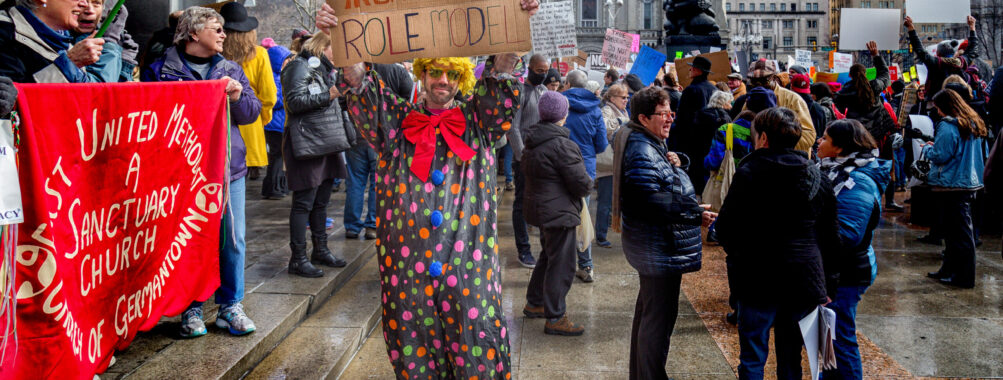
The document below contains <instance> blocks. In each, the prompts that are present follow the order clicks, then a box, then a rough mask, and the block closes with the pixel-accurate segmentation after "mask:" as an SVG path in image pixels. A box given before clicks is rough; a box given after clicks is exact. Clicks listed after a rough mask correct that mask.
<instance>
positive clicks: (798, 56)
mask: <svg viewBox="0 0 1003 380" xmlns="http://www.w3.org/2000/svg"><path fill="white" fill-rule="evenodd" d="M794 64H796V65H798V66H801V67H805V68H807V67H812V66H814V64H812V62H811V52H810V51H808V50H794Z"/></svg>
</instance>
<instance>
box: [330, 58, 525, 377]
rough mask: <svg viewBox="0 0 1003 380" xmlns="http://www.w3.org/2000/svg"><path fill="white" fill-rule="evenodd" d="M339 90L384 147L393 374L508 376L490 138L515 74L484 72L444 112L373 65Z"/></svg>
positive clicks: (386, 293)
mask: <svg viewBox="0 0 1003 380" xmlns="http://www.w3.org/2000/svg"><path fill="white" fill-rule="evenodd" d="M486 71H487V70H486ZM346 96H347V98H348V110H349V113H350V114H351V116H352V118H353V119H354V121H355V125H356V126H357V128H359V131H360V133H361V134H363V135H364V137H365V138H366V140H367V141H368V142H369V143H370V144H371V145H372V146H373V148H374V149H376V151H377V152H379V155H380V158H379V163H378V168H377V171H376V191H377V220H376V222H377V234H378V240H377V241H376V246H377V252H378V259H379V267H380V280H381V283H382V292H381V298H382V302H383V337H384V339H385V340H386V343H387V353H388V355H389V357H390V361H391V363H392V364H393V366H394V370H395V372H396V374H397V377H398V378H399V379H508V378H511V372H510V369H511V367H510V364H511V352H510V348H509V344H508V331H507V328H506V324H505V318H504V317H503V316H502V301H501V297H502V289H501V279H500V276H499V269H500V265H499V260H498V242H497V239H498V238H497V236H496V235H497V234H496V229H497V225H496V219H497V215H496V210H497V207H496V204H497V201H498V198H497V194H496V192H495V186H496V182H497V179H496V177H495V173H496V169H495V160H496V158H495V155H494V148H493V146H494V143H495V142H496V141H498V140H499V139H500V138H501V137H502V136H503V135H504V134H505V133H506V131H508V129H509V126H510V122H511V120H512V118H513V115H514V114H515V112H516V110H517V109H518V107H519V101H518V97H519V90H518V87H517V82H516V80H515V79H513V78H512V77H509V76H503V77H502V78H494V77H491V78H484V79H481V80H480V81H478V82H477V83H476V85H474V86H473V89H472V97H470V98H469V101H466V102H460V101H456V102H454V104H455V107H454V108H453V109H450V110H447V111H445V112H432V111H429V110H428V109H425V108H424V107H423V105H412V104H409V103H408V102H407V101H405V100H404V99H401V98H399V97H398V96H397V95H395V94H394V93H393V92H392V91H391V90H390V89H389V88H388V87H386V86H385V85H384V83H383V82H382V80H381V79H380V77H379V74H377V73H376V71H369V73H368V74H367V75H366V76H365V77H364V78H363V80H362V84H361V87H360V88H358V89H355V90H353V91H352V92H350V93H348V94H347V95H346ZM437 113H438V114H437ZM422 161H424V162H425V163H424V164H422ZM423 165H424V166H423Z"/></svg>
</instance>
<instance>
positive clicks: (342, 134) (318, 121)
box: [287, 101, 356, 160]
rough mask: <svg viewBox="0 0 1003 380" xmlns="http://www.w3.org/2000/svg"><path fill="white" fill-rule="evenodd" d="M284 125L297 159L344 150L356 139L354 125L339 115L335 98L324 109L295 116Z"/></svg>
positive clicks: (339, 110)
mask: <svg viewBox="0 0 1003 380" xmlns="http://www.w3.org/2000/svg"><path fill="white" fill-rule="evenodd" d="M287 129H288V130H289V139H290V142H291V143H292V148H293V157H295V158H296V159H297V160H305V159H311V158H317V157H322V156H326V155H329V154H334V153H339V152H343V151H346V150H348V149H349V148H351V147H352V145H354V143H355V142H356V135H355V128H354V127H353V126H352V124H351V123H349V122H347V121H345V120H344V119H343V118H342V112H341V107H339V106H338V102H337V101H332V102H331V105H330V106H328V107H327V108H325V109H323V110H317V111H313V112H309V113H307V114H304V115H302V116H301V117H296V118H295V122H294V123H293V124H292V125H290V126H289V128H287Z"/></svg>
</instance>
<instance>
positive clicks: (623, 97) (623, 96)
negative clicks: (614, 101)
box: [613, 95, 629, 99]
mask: <svg viewBox="0 0 1003 380" xmlns="http://www.w3.org/2000/svg"><path fill="white" fill-rule="evenodd" d="M613 97H614V98H620V99H627V98H629V96H627V95H613Z"/></svg>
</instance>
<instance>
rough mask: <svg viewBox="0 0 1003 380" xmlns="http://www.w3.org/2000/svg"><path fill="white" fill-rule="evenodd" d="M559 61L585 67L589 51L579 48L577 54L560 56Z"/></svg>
mask: <svg viewBox="0 0 1003 380" xmlns="http://www.w3.org/2000/svg"><path fill="white" fill-rule="evenodd" d="M561 62H568V63H570V64H573V65H577V66H578V67H586V65H587V64H588V62H589V53H586V52H584V51H581V50H579V51H578V54H577V55H572V56H567V57H563V58H561Z"/></svg>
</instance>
